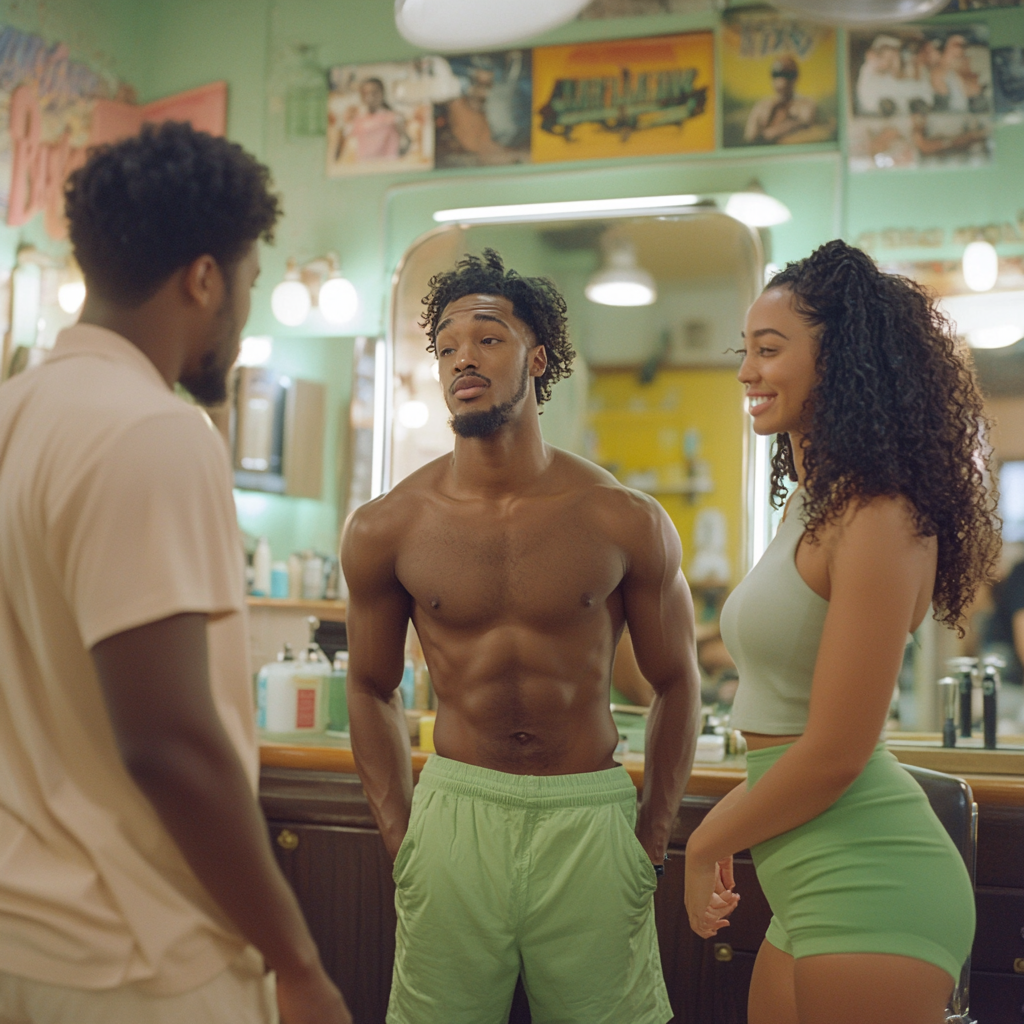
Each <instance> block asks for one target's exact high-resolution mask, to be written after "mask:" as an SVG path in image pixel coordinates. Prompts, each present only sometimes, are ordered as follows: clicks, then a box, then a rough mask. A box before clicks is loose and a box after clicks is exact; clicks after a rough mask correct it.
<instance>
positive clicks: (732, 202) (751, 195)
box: [725, 190, 793, 228]
mask: <svg viewBox="0 0 1024 1024" xmlns="http://www.w3.org/2000/svg"><path fill="white" fill-rule="evenodd" d="M725 212H726V213H727V214H728V215H729V216H730V217H734V218H735V219H736V220H738V221H740V222H741V223H743V224H746V225H747V227H751V228H770V227H774V226H775V225H776V224H784V223H785V222H786V221H787V220H791V219H792V217H793V215H792V214H791V213H790V212H789V207H788V206H786V204H785V203H780V202H779V200H778V199H776V198H775V197H774V196H770V195H767V194H766V193H764V192H760V191H756V190H751V191H747V192H734V193H733V194H732V195H731V196H729V199H728V200H727V202H726V204H725Z"/></svg>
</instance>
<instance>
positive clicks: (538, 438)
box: [451, 414, 552, 498]
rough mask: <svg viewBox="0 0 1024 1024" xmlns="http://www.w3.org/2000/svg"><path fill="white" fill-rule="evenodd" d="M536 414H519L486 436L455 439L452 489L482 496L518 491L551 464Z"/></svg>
mask: <svg viewBox="0 0 1024 1024" xmlns="http://www.w3.org/2000/svg"><path fill="white" fill-rule="evenodd" d="M551 458H552V452H551V449H550V448H549V447H548V445H546V444H545V443H544V438H543V436H542V434H541V431H540V421H539V420H538V418H537V416H536V415H532V416H531V415H529V414H527V415H522V416H520V417H519V419H518V420H517V421H516V422H513V423H506V424H505V425H504V426H503V427H500V428H499V429H498V430H496V431H495V432H494V433H493V434H491V435H490V436H489V437H459V436H456V438H455V451H454V452H453V453H452V461H451V479H452V483H453V484H454V487H455V490H457V491H459V492H461V493H463V494H472V495H474V496H478V497H485V498H501V497H508V496H512V495H516V494H521V493H522V492H523V491H524V490H527V489H528V488H529V487H530V485H531V484H534V483H535V482H536V481H537V480H538V479H539V478H540V477H541V476H542V475H543V473H544V472H545V471H546V470H547V468H548V467H549V466H550V465H551Z"/></svg>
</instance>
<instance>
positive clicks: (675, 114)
mask: <svg viewBox="0 0 1024 1024" xmlns="http://www.w3.org/2000/svg"><path fill="white" fill-rule="evenodd" d="M714 63H715V55H714V36H713V35H712V33H711V32H692V33H687V34H684V35H675V36H655V37H653V38H647V39H628V40H621V41H615V42H602V43H585V44H578V45H572V46H546V47H542V48H539V49H536V50H534V51H533V131H532V135H531V139H532V144H531V149H532V153H533V159H534V161H538V162H547V161H551V160H593V159H601V158H607V157H620V156H624V157H638V156H655V155H660V154H665V153H704V152H708V151H710V150H712V149H714V146H715V111H714V106H715V83H714Z"/></svg>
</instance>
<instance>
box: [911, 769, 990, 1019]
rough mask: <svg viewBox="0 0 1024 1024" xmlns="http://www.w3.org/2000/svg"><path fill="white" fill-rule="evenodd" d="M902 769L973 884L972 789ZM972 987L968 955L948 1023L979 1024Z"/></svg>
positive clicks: (948, 1009)
mask: <svg viewBox="0 0 1024 1024" xmlns="http://www.w3.org/2000/svg"><path fill="white" fill-rule="evenodd" d="M903 767H904V768H905V769H906V770H907V771H908V772H910V774H911V775H912V776H913V777H914V779H915V780H916V781H917V784H918V785H919V786H920V787H921V788H922V789H923V790H924V792H925V795H926V796H927V797H928V802H929V803H930V804H931V805H932V810H933V811H935V814H936V816H937V817H938V819H939V821H941V822H942V824H943V826H944V827H945V829H946V831H947V832H948V833H949V837H950V839H952V840H953V844H954V845H955V846H956V848H957V849H958V850H959V851H960V856H962V857H963V859H964V864H965V865H966V866H967V874H968V875H970V878H971V885H973V884H974V876H975V870H974V869H975V862H976V860H977V852H978V805H977V804H976V803H975V802H974V794H973V793H972V792H971V787H970V786H968V785H967V783H966V782H964V780H963V779H958V778H955V777H954V776H952V775H945V774H944V773H942V772H933V771H931V770H930V769H928V768H916V767H914V766H913V765H909V764H905V765H904V766H903ZM970 987H971V958H970V956H968V957H967V963H965V964H964V966H963V968H962V969H961V971H960V979H959V981H958V982H957V983H956V985H955V986H954V988H953V995H952V997H951V998H950V1000H949V1005H948V1006H947V1007H946V1024H977V1022H976V1021H975V1020H974V1018H973V1017H972V1016H971V1014H970Z"/></svg>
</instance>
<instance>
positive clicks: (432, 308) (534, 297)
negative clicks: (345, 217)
mask: <svg viewBox="0 0 1024 1024" xmlns="http://www.w3.org/2000/svg"><path fill="white" fill-rule="evenodd" d="M429 287H430V292H429V294H428V295H427V296H426V298H425V299H424V300H423V305H424V306H426V307H427V308H426V310H425V311H424V313H423V319H422V320H420V326H421V327H423V328H425V329H426V331H427V336H428V337H429V338H430V344H429V345H427V351H428V352H432V353H433V354H434V355H435V356H436V355H437V325H438V324H439V323H440V322H441V315H442V313H444V311H445V309H446V308H447V307H448V306H449V305H450V304H451V303H453V302H455V300H456V299H461V298H463V297H465V296H466V295H501V296H504V297H505V298H506V299H508V300H509V301H510V302H511V303H512V313H513V315H514V316H515V317H516V318H517V319H519V320H522V322H523V323H524V324H526V325H527V327H529V328H530V330H531V331H533V336H534V337H535V338H536V339H537V344H538V345H543V346H544V349H545V351H546V352H547V357H548V365H547V369H546V370H545V371H544V373H543V374H541V376H540V377H537V378H536V379H535V381H534V387H535V388H536V391H537V404H538V405H542V404H543V403H544V402H546V401H547V400H548V399H549V398H550V397H551V385H552V384H554V383H555V382H556V381H560V380H562V378H563V377H568V376H569V375H570V374H571V373H572V361H573V359H575V358H576V353H575V351H574V350H573V347H572V345H571V344H570V343H569V334H568V329H567V328H568V319H567V318H566V315H565V299H563V298H562V296H561V295H560V294H559V292H558V289H557V288H556V287H555V285H554V283H553V282H552V281H550V280H549V279H548V278H546V277H520V276H519V274H517V273H516V272H515V271H514V270H506V269H505V264H504V262H503V261H502V258H501V257H500V256H499V255H498V254H497V253H496V252H495V251H494V250H493V249H484V252H483V257H482V258H481V257H480V256H470V255H469V254H467V255H466V256H465V257H464V258H463V259H461V260H459V262H458V263H456V264H455V269H454V270H445V271H442V272H441V273H440V274H435V275H434V276H433V277H432V278H431V279H430V284H429Z"/></svg>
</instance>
